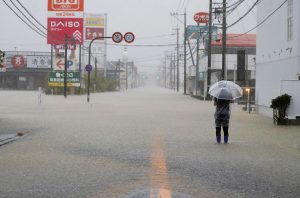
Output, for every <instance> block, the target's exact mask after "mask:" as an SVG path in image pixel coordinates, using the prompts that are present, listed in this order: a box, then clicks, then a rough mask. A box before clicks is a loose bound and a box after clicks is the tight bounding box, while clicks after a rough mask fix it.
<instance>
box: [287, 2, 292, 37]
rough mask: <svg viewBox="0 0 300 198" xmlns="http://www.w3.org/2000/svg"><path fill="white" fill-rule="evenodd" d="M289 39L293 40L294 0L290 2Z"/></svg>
mask: <svg viewBox="0 0 300 198" xmlns="http://www.w3.org/2000/svg"><path fill="white" fill-rule="evenodd" d="M287 39H288V41H291V40H293V0H288V18H287Z"/></svg>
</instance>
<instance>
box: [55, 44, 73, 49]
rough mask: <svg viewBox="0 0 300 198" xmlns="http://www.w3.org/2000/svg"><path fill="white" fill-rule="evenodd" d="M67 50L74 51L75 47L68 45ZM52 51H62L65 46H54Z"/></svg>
mask: <svg viewBox="0 0 300 198" xmlns="http://www.w3.org/2000/svg"><path fill="white" fill-rule="evenodd" d="M67 48H68V49H69V50H76V45H71V44H68V45H67ZM54 49H56V50H62V49H65V45H54Z"/></svg>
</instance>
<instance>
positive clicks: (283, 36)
mask: <svg viewBox="0 0 300 198" xmlns="http://www.w3.org/2000/svg"><path fill="white" fill-rule="evenodd" d="M281 5H282V6H281ZM280 6H281V7H280ZM279 7H280V8H279ZM276 9H278V10H277V11H276V12H275V13H274V14H273V15H272V16H271V17H270V18H269V19H268V20H266V21H265V22H264V23H263V24H262V25H261V26H259V28H258V30H257V57H256V63H257V65H256V71H257V72H256V103H257V108H258V111H259V113H261V114H263V115H267V116H272V109H271V108H269V106H270V104H271V100H272V99H274V98H276V97H277V96H279V95H281V94H285V93H287V94H289V95H291V96H292V101H291V105H290V108H289V110H288V116H289V119H295V118H298V117H297V116H300V77H299V75H300V34H299V32H300V16H299V15H300V12H299V10H300V1H299V0H287V1H285V0H264V1H261V3H259V4H258V24H259V23H261V22H262V21H264V20H265V19H266V18H267V17H268V15H270V14H271V13H272V12H274V11H275V10H276Z"/></svg>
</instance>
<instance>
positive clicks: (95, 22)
mask: <svg viewBox="0 0 300 198" xmlns="http://www.w3.org/2000/svg"><path fill="white" fill-rule="evenodd" d="M105 23H106V15H105V14H91V13H88V14H85V16H84V28H85V31H84V33H85V37H84V38H85V41H91V40H92V39H93V38H95V37H102V36H103V37H104V36H105V27H106V24H105ZM101 40H104V39H101Z"/></svg>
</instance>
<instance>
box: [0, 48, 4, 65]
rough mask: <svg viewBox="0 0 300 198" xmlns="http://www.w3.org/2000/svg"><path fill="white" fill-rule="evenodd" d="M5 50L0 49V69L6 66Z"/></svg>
mask: <svg viewBox="0 0 300 198" xmlns="http://www.w3.org/2000/svg"><path fill="white" fill-rule="evenodd" d="M4 58H5V52H3V51H1V50H0V69H2V68H3V67H4Z"/></svg>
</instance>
